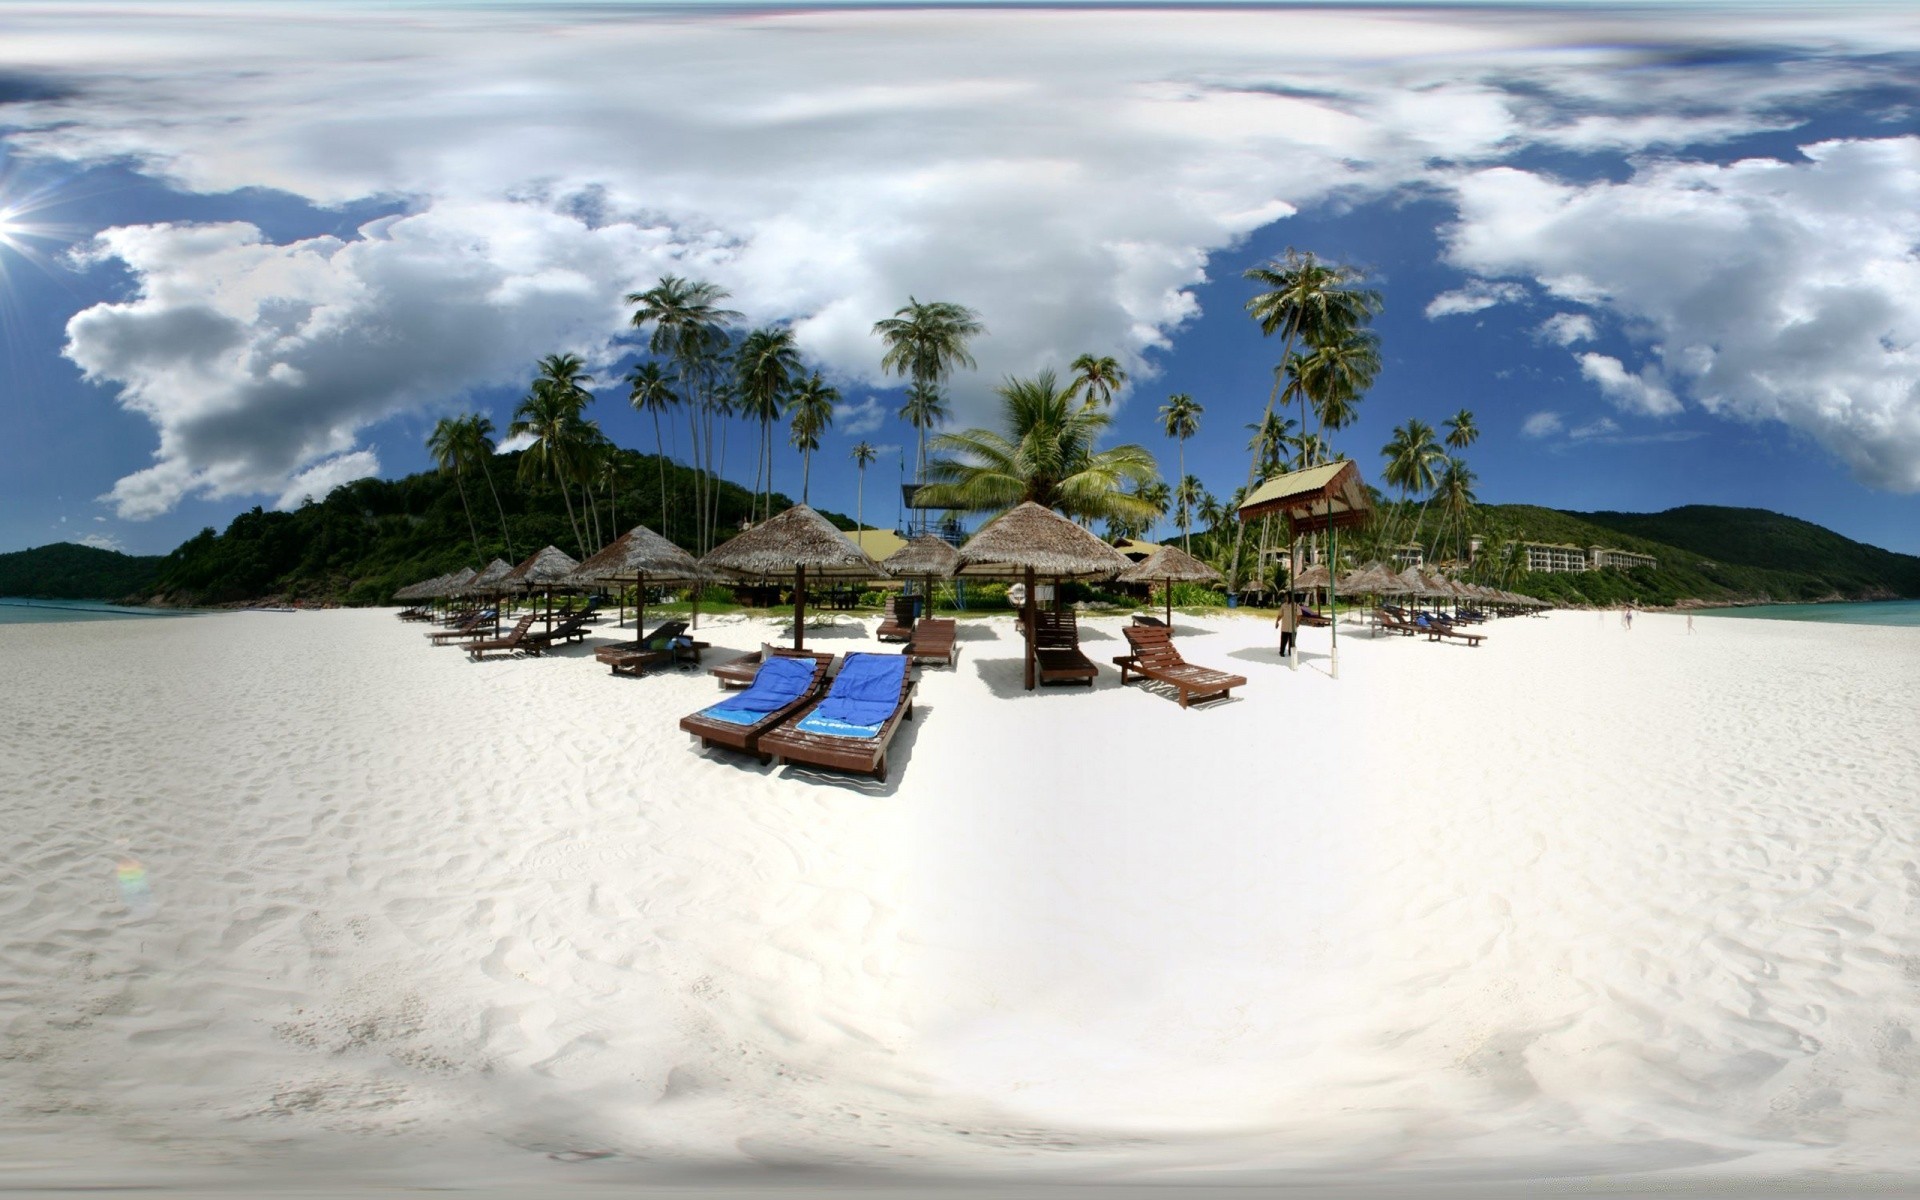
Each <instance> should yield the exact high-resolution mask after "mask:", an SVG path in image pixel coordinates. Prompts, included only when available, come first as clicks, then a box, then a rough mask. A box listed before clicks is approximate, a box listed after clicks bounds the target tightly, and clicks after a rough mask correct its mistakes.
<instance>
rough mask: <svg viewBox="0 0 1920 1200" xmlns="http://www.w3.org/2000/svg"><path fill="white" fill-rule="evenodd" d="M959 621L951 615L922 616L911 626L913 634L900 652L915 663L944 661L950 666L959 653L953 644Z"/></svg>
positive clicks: (930, 663)
mask: <svg viewBox="0 0 1920 1200" xmlns="http://www.w3.org/2000/svg"><path fill="white" fill-rule="evenodd" d="M959 632H960V623H959V622H958V621H955V620H953V619H952V618H951V617H923V618H921V619H920V620H919V621H918V622H917V623H915V625H914V627H913V636H912V637H911V638H909V639H907V644H906V645H905V646H902V647H901V648H900V653H902V654H905V655H907V656H908V657H909V658H911V659H913V661H914V662H915V663H916V664H919V663H925V664H927V665H929V666H932V665H936V664H939V663H945V664H946V665H947V666H949V667H950V666H952V665H953V663H954V659H955V657H956V656H958V655H959V653H960V648H959V647H958V646H956V645H955V644H954V638H955V637H957V636H958V635H959Z"/></svg>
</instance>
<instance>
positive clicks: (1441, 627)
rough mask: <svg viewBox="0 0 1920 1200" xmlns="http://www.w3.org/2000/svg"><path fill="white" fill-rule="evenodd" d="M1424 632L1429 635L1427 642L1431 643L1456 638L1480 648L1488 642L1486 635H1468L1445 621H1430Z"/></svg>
mask: <svg viewBox="0 0 1920 1200" xmlns="http://www.w3.org/2000/svg"><path fill="white" fill-rule="evenodd" d="M1422 632H1424V633H1425V634H1426V635H1427V640H1428V641H1430V642H1437V641H1439V640H1440V639H1441V638H1443V637H1446V638H1456V639H1458V640H1460V641H1463V642H1465V643H1466V644H1467V645H1469V646H1478V645H1479V644H1480V643H1481V642H1484V641H1486V640H1487V635H1486V634H1484V633H1468V632H1467V631H1466V630H1464V629H1456V628H1454V627H1453V626H1452V625H1449V624H1447V623H1446V622H1445V621H1432V620H1430V621H1428V622H1427V624H1426V625H1425V627H1424V628H1423V629H1422Z"/></svg>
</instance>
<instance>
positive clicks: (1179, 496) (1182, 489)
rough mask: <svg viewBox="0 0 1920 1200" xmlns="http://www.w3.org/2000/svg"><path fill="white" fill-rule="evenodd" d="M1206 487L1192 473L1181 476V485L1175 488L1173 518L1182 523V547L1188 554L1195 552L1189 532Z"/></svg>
mask: <svg viewBox="0 0 1920 1200" xmlns="http://www.w3.org/2000/svg"><path fill="white" fill-rule="evenodd" d="M1205 495H1206V489H1205V488H1204V487H1202V486H1201V484H1200V480H1199V479H1198V478H1197V477H1195V476H1192V475H1183V476H1181V477H1180V486H1179V487H1177V488H1175V489H1173V519H1174V520H1175V521H1177V522H1179V524H1180V548H1181V549H1182V550H1184V551H1186V552H1187V553H1188V554H1192V553H1193V538H1192V536H1191V534H1190V532H1189V530H1190V528H1191V526H1192V524H1193V518H1194V515H1195V513H1197V512H1198V511H1199V509H1200V503H1201V498H1202V497H1203V496H1205Z"/></svg>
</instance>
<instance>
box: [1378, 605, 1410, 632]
mask: <svg viewBox="0 0 1920 1200" xmlns="http://www.w3.org/2000/svg"><path fill="white" fill-rule="evenodd" d="M1373 621H1374V624H1375V625H1377V626H1378V627H1380V628H1381V629H1384V630H1386V631H1387V632H1388V633H1397V634H1399V635H1400V636H1401V637H1412V636H1413V635H1414V634H1416V633H1419V632H1421V630H1420V627H1419V626H1418V625H1414V624H1411V623H1410V622H1407V621H1402V620H1401V619H1400V618H1399V617H1396V616H1394V615H1393V614H1392V613H1391V612H1389V611H1387V610H1386V609H1384V608H1381V609H1375V610H1374V614H1373Z"/></svg>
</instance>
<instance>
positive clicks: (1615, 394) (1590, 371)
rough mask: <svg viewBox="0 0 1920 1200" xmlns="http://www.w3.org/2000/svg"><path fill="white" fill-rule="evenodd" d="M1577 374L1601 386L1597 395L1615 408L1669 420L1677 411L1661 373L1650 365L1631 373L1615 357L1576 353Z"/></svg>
mask: <svg viewBox="0 0 1920 1200" xmlns="http://www.w3.org/2000/svg"><path fill="white" fill-rule="evenodd" d="M1574 357H1575V358H1576V359H1578V361H1579V363H1580V374H1582V375H1584V376H1585V377H1586V378H1588V379H1591V380H1592V381H1593V382H1595V383H1597V384H1599V385H1600V394H1601V395H1603V396H1605V397H1606V398H1607V399H1609V400H1611V401H1613V403H1614V404H1615V406H1617V407H1619V408H1621V409H1623V410H1625V411H1626V412H1630V413H1638V414H1640V415H1641V416H1647V417H1668V416H1672V415H1673V414H1674V413H1677V412H1679V411H1680V402H1679V401H1678V400H1675V399H1674V398H1673V391H1672V390H1671V389H1670V388H1668V387H1667V384H1666V381H1665V380H1663V379H1662V378H1661V377H1660V373H1659V372H1658V371H1656V370H1655V369H1654V368H1653V365H1652V364H1651V363H1649V364H1648V365H1647V366H1644V367H1642V368H1640V371H1639V373H1638V374H1630V373H1629V372H1628V371H1627V368H1626V367H1625V366H1624V365H1623V364H1622V363H1621V362H1620V360H1619V359H1617V358H1611V357H1609V356H1607V355H1605V354H1578V355H1575V356H1574Z"/></svg>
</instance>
